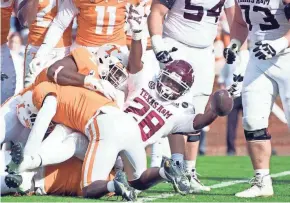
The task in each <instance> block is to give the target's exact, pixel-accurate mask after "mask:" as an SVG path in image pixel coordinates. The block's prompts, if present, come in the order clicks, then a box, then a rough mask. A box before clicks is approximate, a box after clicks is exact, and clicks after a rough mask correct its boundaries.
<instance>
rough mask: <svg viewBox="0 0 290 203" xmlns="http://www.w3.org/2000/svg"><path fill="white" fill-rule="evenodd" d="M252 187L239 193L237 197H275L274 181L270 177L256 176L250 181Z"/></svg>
mask: <svg viewBox="0 0 290 203" xmlns="http://www.w3.org/2000/svg"><path fill="white" fill-rule="evenodd" d="M250 184H252V187H250V188H249V189H247V190H245V191H243V192H239V193H237V194H236V195H235V196H236V197H241V198H254V197H269V196H273V195H274V191H273V186H272V179H271V176H270V175H266V176H262V177H260V176H255V177H254V178H252V179H251V180H250Z"/></svg>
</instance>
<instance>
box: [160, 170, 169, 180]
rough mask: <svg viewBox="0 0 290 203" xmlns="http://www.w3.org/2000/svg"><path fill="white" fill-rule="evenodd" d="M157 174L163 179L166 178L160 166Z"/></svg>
mask: <svg viewBox="0 0 290 203" xmlns="http://www.w3.org/2000/svg"><path fill="white" fill-rule="evenodd" d="M159 175H160V176H161V177H162V178H163V179H164V180H168V178H167V177H166V175H165V171H164V168H163V167H162V168H160V169H159Z"/></svg>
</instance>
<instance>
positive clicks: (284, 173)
mask: <svg viewBox="0 0 290 203" xmlns="http://www.w3.org/2000/svg"><path fill="white" fill-rule="evenodd" d="M287 175H290V171H284V172H281V173H275V174H272V175H271V177H272V178H277V177H281V176H287ZM247 182H249V180H233V181H227V182H221V183H218V184H215V185H212V186H210V187H211V188H222V187H228V186H231V185H236V184H239V183H247Z"/></svg>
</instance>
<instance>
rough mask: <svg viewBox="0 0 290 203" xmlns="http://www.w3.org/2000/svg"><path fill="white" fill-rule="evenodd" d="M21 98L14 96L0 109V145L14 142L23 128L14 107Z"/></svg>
mask: <svg viewBox="0 0 290 203" xmlns="http://www.w3.org/2000/svg"><path fill="white" fill-rule="evenodd" d="M20 98H21V96H19V95H18V96H14V97H11V98H10V99H9V100H7V101H6V102H5V103H4V104H3V105H2V106H1V108H0V144H2V143H4V142H9V141H14V140H15V138H16V137H17V136H20V132H21V131H22V130H23V129H24V126H23V125H22V124H21V123H20V122H19V120H18V118H17V112H16V106H17V104H18V103H19V101H20Z"/></svg>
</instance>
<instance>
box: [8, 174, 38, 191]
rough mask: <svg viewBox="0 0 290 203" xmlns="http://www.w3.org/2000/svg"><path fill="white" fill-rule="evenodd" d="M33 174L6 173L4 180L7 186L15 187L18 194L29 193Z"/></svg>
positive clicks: (31, 188) (32, 184) (31, 187)
mask: <svg viewBox="0 0 290 203" xmlns="http://www.w3.org/2000/svg"><path fill="white" fill-rule="evenodd" d="M33 176H34V172H23V173H21V174H8V175H7V176H6V177H5V179H4V180H5V183H6V185H7V187H9V188H17V192H18V193H20V194H29V193H30V192H31V191H33V188H34V182H33Z"/></svg>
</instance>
